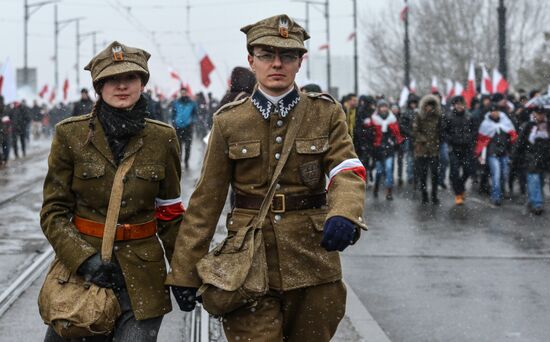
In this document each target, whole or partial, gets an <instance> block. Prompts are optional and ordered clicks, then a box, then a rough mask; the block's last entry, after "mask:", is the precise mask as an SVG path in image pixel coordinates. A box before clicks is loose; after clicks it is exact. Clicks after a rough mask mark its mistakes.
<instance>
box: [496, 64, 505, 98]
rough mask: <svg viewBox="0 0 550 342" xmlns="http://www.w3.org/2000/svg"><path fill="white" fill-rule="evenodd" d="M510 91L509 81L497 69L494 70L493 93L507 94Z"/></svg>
mask: <svg viewBox="0 0 550 342" xmlns="http://www.w3.org/2000/svg"><path fill="white" fill-rule="evenodd" d="M506 90H508V81H506V79H505V78H504V77H502V74H501V73H500V72H499V71H498V69H497V68H494V69H493V91H494V92H496V93H502V94H503V93H505V92H506Z"/></svg>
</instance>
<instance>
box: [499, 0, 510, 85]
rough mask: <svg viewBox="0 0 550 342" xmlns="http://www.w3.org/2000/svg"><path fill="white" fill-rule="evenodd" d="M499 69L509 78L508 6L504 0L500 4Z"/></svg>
mask: <svg viewBox="0 0 550 342" xmlns="http://www.w3.org/2000/svg"><path fill="white" fill-rule="evenodd" d="M497 12H498V70H499V71H500V73H501V74H502V76H503V77H504V78H505V79H508V63H507V61H506V7H505V6H504V0H499V5H498V10H497Z"/></svg>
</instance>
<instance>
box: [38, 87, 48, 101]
mask: <svg viewBox="0 0 550 342" xmlns="http://www.w3.org/2000/svg"><path fill="white" fill-rule="evenodd" d="M47 92H48V85H47V84H44V86H43V87H42V89H41V90H40V92H39V93H38V96H40V98H41V99H43V98H44V95H46V93H47Z"/></svg>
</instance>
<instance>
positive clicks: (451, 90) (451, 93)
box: [445, 80, 455, 100]
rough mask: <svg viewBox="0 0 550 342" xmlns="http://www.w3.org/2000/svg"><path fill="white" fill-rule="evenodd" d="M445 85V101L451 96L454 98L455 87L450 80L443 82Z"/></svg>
mask: <svg viewBox="0 0 550 342" xmlns="http://www.w3.org/2000/svg"><path fill="white" fill-rule="evenodd" d="M445 83H446V84H447V96H446V97H447V99H449V100H450V99H452V98H453V96H455V85H454V82H453V81H451V80H445Z"/></svg>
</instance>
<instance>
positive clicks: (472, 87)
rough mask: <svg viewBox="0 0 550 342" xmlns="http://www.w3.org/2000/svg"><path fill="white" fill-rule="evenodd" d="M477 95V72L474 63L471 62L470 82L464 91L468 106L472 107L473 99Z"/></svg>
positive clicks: (469, 69) (469, 70)
mask: <svg viewBox="0 0 550 342" xmlns="http://www.w3.org/2000/svg"><path fill="white" fill-rule="evenodd" d="M475 96H476V73H475V69H474V63H473V62H470V67H469V68H468V84H467V85H466V91H465V92H464V99H465V100H466V105H467V106H468V108H470V107H471V104H472V99H473V98H474V97H475Z"/></svg>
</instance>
